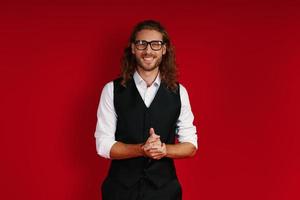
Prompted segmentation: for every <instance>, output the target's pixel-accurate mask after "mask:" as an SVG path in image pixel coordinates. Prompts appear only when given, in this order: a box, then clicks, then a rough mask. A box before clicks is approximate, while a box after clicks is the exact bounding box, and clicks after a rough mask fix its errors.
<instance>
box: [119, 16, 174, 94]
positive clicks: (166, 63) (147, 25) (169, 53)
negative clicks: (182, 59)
mask: <svg viewBox="0 0 300 200" xmlns="http://www.w3.org/2000/svg"><path fill="white" fill-rule="evenodd" d="M145 29H148V30H155V31H158V32H160V33H161V34H162V37H163V42H164V43H165V45H166V53H165V54H164V55H163V56H162V61H161V63H160V65H159V71H160V76H161V81H162V83H164V84H165V85H166V86H167V88H168V89H170V90H172V91H175V90H176V89H177V87H178V84H177V82H178V81H177V69H176V62H175V52H174V47H173V45H172V43H171V41H170V37H169V34H168V33H167V31H166V29H165V28H164V27H163V26H162V25H161V24H160V23H159V22H157V21H154V20H145V21H142V22H140V23H138V24H137V25H136V26H135V27H134V28H133V31H132V33H131V35H130V38H129V41H128V45H127V47H126V48H125V49H124V54H123V57H122V59H121V68H122V69H121V70H122V75H121V76H122V82H121V84H122V85H123V86H124V87H126V83H127V81H128V80H130V79H132V76H133V74H134V72H135V70H136V67H137V62H136V58H135V56H134V55H133V54H132V51H131V44H132V43H134V42H135V39H136V35H137V33H138V32H139V31H141V30H145Z"/></svg>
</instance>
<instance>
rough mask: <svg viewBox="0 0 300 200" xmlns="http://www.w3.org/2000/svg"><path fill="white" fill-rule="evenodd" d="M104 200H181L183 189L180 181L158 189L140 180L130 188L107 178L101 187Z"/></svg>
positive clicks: (145, 180)
mask: <svg viewBox="0 0 300 200" xmlns="http://www.w3.org/2000/svg"><path fill="white" fill-rule="evenodd" d="M101 191H102V200H154V199H155V200H181V199H182V189H181V185H180V183H179V181H178V179H173V180H171V181H170V182H169V183H167V184H166V185H164V186H162V187H160V188H156V187H155V186H154V185H153V184H152V183H151V182H149V181H148V180H147V179H140V181H139V182H138V183H136V184H135V185H133V186H132V187H130V188H127V187H125V186H124V185H121V184H120V183H119V182H118V181H115V180H113V179H111V178H109V177H107V178H106V179H105V180H104V182H103V183H102V186H101Z"/></svg>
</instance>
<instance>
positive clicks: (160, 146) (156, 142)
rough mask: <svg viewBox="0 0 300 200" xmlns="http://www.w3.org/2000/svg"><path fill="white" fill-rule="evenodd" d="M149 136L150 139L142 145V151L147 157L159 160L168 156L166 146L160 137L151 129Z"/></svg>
mask: <svg viewBox="0 0 300 200" xmlns="http://www.w3.org/2000/svg"><path fill="white" fill-rule="evenodd" d="M149 134H150V136H149V138H148V139H147V141H146V142H145V144H144V145H142V150H143V151H144V155H145V156H147V157H149V158H152V159H155V160H159V159H161V158H163V157H164V156H166V155H167V148H166V144H165V143H162V142H161V140H160V136H159V135H156V134H155V131H154V129H153V128H150V131H149Z"/></svg>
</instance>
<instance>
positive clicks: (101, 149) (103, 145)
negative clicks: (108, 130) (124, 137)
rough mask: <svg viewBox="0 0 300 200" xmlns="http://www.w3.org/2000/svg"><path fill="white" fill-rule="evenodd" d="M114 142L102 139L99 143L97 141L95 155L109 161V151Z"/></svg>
mask: <svg viewBox="0 0 300 200" xmlns="http://www.w3.org/2000/svg"><path fill="white" fill-rule="evenodd" d="M116 142H117V141H115V140H111V139H104V140H101V142H99V141H98V140H97V153H98V154H99V155H100V156H102V157H104V158H107V159H110V150H111V148H112V146H113V145H114V144H115V143H116Z"/></svg>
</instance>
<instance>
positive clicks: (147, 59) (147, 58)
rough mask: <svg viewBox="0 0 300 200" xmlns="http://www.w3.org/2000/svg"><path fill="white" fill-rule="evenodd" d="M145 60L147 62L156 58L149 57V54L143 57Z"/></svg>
mask: <svg viewBox="0 0 300 200" xmlns="http://www.w3.org/2000/svg"><path fill="white" fill-rule="evenodd" d="M143 60H144V61H145V62H147V63H151V62H152V61H153V60H154V58H153V57H152V56H149V57H148V56H147V57H143Z"/></svg>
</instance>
